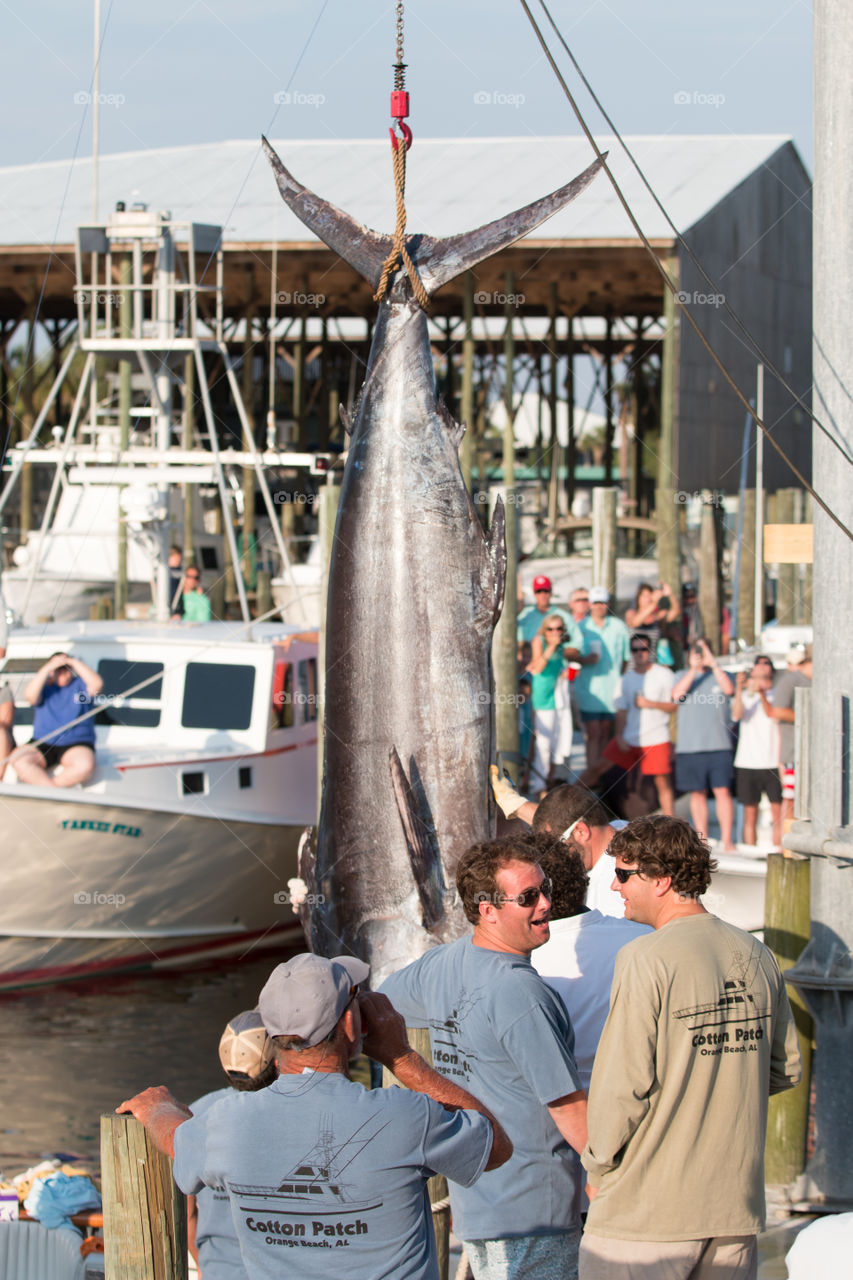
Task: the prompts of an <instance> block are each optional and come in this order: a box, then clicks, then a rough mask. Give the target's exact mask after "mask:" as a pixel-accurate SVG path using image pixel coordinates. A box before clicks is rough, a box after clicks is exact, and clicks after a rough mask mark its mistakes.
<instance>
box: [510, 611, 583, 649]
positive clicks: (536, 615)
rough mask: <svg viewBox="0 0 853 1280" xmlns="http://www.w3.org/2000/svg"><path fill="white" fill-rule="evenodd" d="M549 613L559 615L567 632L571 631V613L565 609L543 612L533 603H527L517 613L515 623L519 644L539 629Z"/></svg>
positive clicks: (530, 638) (529, 638) (530, 637)
mask: <svg viewBox="0 0 853 1280" xmlns="http://www.w3.org/2000/svg"><path fill="white" fill-rule="evenodd" d="M551 613H556V614H557V615H558V616H559V617H561V618H562V619H563V622H564V623H565V627H566V632H567V633H568V632H570V631H571V629H572V627H573V625H574V623H573V620H572V615H571V614H570V613H568V612H567V611H566V610H565V609H559V608H554V609H546V610H545V612H544V613H540V611H539V610H538V609H537V608H536V605H535V604H528V605H525V607H524V608H523V609H522V611H521V613H520V614H519V615H518V624H517V630H516V635H517V637H518V643H519V644H521V642H522V640H532V639H533V637H534V636H535V635H536V633H537V632H538V631H539V628H540V627H541V626H542V623H543V622H544V621H545V619H546V618H547V617H548V615H549V614H551ZM567 643H568V642H567Z"/></svg>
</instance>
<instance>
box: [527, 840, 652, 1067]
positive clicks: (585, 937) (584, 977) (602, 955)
mask: <svg viewBox="0 0 853 1280" xmlns="http://www.w3.org/2000/svg"><path fill="white" fill-rule="evenodd" d="M601 861H602V862H604V861H607V859H605V858H602V859H601ZM612 865H613V864H612V862H611V867H612ZM620 901H621V899H620ZM641 933H651V929H649V927H648V925H645V924H637V923H636V922H635V921H634V920H614V919H613V917H612V916H605V915H602V914H601V912H600V911H584V912H583V913H582V914H581V915H579V916H569V917H568V918H567V919H565V920H552V921H551V937H550V939H549V940H548V942H546V943H545V945H544V946H543V947H537V948H536V950H535V951H534V952H532V953H531V956H530V959H531V961H532V963H533V967H534V969H536V970H537V972H538V973H540V974H541V976H542V977H543V978H544V979H545V981H546V982H547V983H548V986H549V987H551V988H552V989H553V990H554V991H556V993H557V995H558V996H559V997H560V999H561V1000H562V1002H563V1004H564V1005H565V1006H566V1009H567V1010H568V1013H569V1018H570V1020H571V1024H572V1027H573V1028H574V1032H575V1061H576V1062H577V1064H578V1073H579V1075H580V1078H581V1084H582V1085H583V1087H584V1089H587V1090H588V1089H589V1078H590V1076H591V1075H592V1064H593V1060H594V1058H595V1051H596V1049H597V1048H598V1042H599V1040H600V1039H601V1032H602V1030H603V1028H604V1023H605V1020H606V1018H607V1011H608V1009H609V1007H610V986H611V983H612V981H613V966H614V964H615V963H616V955H617V952H618V951H619V950H620V949H621V948H622V947H624V945H625V943H626V942H631V941H632V940H633V939H634V938H638V937H639V936H640V934H641Z"/></svg>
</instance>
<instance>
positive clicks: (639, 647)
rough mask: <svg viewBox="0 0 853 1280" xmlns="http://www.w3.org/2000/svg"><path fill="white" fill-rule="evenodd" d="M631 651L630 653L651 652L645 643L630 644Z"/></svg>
mask: <svg viewBox="0 0 853 1280" xmlns="http://www.w3.org/2000/svg"><path fill="white" fill-rule="evenodd" d="M631 652H632V653H651V649H650V648H649V646H648V645H647V644H632V645H631Z"/></svg>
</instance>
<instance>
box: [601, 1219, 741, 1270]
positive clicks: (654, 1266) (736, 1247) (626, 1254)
mask: <svg viewBox="0 0 853 1280" xmlns="http://www.w3.org/2000/svg"><path fill="white" fill-rule="evenodd" d="M578 1274H579V1276H580V1280H756V1277H757V1275H758V1245H757V1242H756V1237H755V1236H714V1237H711V1238H709V1239H707V1240H613V1239H611V1238H610V1237H609V1236H607V1237H606V1236H596V1235H592V1234H591V1233H590V1232H589V1231H585V1232H584V1234H583V1238H582V1240H581V1248H580V1266H579V1269H578Z"/></svg>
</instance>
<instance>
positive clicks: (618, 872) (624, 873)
mask: <svg viewBox="0 0 853 1280" xmlns="http://www.w3.org/2000/svg"><path fill="white" fill-rule="evenodd" d="M613 874H614V875H615V877H616V879H617V880H618V881H619V883H620V884H627V883H628V881H629V880H630V878H631V876H639V875H642V872H641V871H640V868H639V867H615V868H614V871H613Z"/></svg>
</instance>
